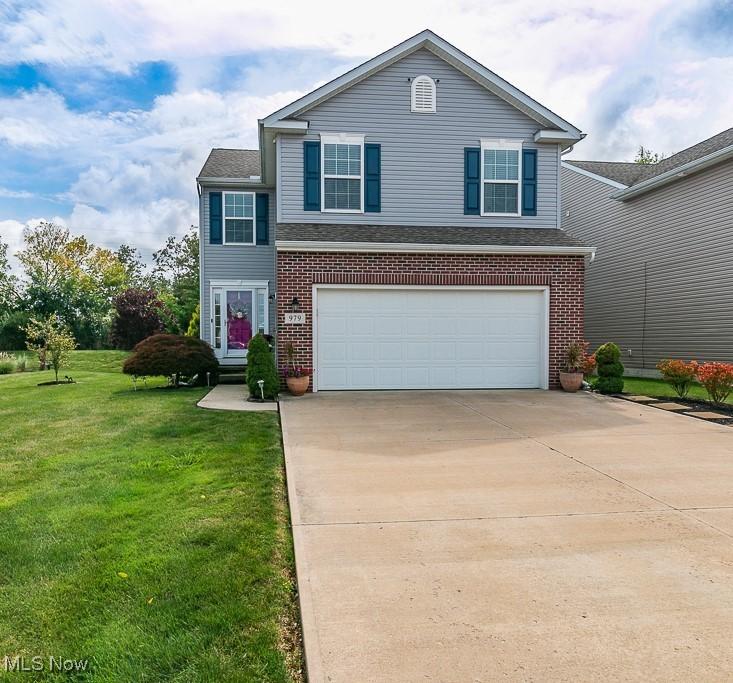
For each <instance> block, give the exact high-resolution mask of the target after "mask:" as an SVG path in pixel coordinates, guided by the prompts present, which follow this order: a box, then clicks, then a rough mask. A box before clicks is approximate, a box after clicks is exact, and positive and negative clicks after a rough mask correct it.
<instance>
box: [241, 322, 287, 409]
mask: <svg viewBox="0 0 733 683" xmlns="http://www.w3.org/2000/svg"><path fill="white" fill-rule="evenodd" d="M259 380H262V381H263V382H264V385H263V386H262V394H263V395H264V397H265V398H266V399H274V398H275V396H277V392H278V390H279V389H280V378H279V377H278V375H277V366H276V365H275V356H274V355H273V353H272V349H271V348H270V345H269V344H268V342H267V339H265V336H264V335H263V334H256V335H255V336H254V337H252V339H250V342H249V345H248V346H247V386H248V387H249V395H250V396H253V397H255V398H259V397H260V387H259V385H258V384H257V382H258V381H259Z"/></svg>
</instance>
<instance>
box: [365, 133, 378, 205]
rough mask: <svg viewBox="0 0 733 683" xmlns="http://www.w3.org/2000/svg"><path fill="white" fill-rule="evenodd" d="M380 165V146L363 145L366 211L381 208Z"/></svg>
mask: <svg viewBox="0 0 733 683" xmlns="http://www.w3.org/2000/svg"><path fill="white" fill-rule="evenodd" d="M381 166H382V146H381V145H375V144H368V145H364V211H366V212H368V213H379V212H380V211H381V210H382V191H381V187H380V185H381Z"/></svg>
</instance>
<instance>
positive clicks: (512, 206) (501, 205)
mask: <svg viewBox="0 0 733 683" xmlns="http://www.w3.org/2000/svg"><path fill="white" fill-rule="evenodd" d="M521 177H522V143H521V141H516V140H497V139H482V140H481V215H483V216H519V215H520V211H519V207H520V198H521V195H522V192H521V188H520V178H521Z"/></svg>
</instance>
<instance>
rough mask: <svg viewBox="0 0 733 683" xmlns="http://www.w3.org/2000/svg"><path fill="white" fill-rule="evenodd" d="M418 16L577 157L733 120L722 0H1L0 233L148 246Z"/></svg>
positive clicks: (626, 154)
mask: <svg viewBox="0 0 733 683" xmlns="http://www.w3.org/2000/svg"><path fill="white" fill-rule="evenodd" d="M306 7H307V8H308V11H305V8H306ZM424 28H430V29H432V30H433V31H435V32H436V33H438V34H439V35H441V36H442V37H444V38H446V39H447V40H448V41H450V42H452V43H453V44H454V45H456V46H457V47H459V48H460V49H462V50H463V51H464V52H467V53H468V54H470V55H471V56H472V57H474V58H475V59H477V60H478V61H479V62H481V63H483V64H484V65H485V66H487V67H488V68H490V69H491V70H493V71H495V72H496V73H498V74H499V75H500V76H502V77H503V78H505V79H506V80H508V81H509V82H511V83H512V84H513V85H515V86H517V87H518V88H520V89H521V90H523V91H524V92H526V93H528V94H529V95H531V96H532V97H534V98H535V99H536V100H539V101H540V102H541V103H542V104H544V105H545V106H548V107H549V108H550V109H552V110H553V111H555V112H557V113H558V114H560V115H561V116H562V117H563V118H565V119H567V120H569V121H571V122H572V123H574V124H575V125H577V126H578V127H580V128H581V129H582V130H583V131H584V132H586V133H587V135H588V137H587V138H586V139H585V140H584V141H582V142H581V143H579V144H578V145H577V146H576V148H575V150H574V151H573V152H572V154H571V155H570V156H569V158H576V159H605V160H627V161H630V160H632V159H633V157H634V154H635V152H636V149H637V148H638V146H639V145H640V144H643V145H644V146H645V147H649V148H651V149H652V150H654V151H656V152H661V153H665V154H667V155H669V154H671V153H674V152H675V151H679V150H680V149H683V148H685V147H687V146H689V145H691V144H694V143H695V142H698V141H700V140H702V139H704V138H706V137H709V136H711V135H713V134H715V133H717V132H720V131H721V130H725V129H727V128H729V127H731V126H732V125H733V113H732V112H733V87H731V85H732V84H733V0H672V1H670V0H643V1H640V0H614V1H613V2H611V1H607V0H554V1H553V2H552V3H549V2H541V1H537V0H505V1H503V2H496V1H495V0H457V1H452V0H418V1H417V2H414V1H412V0H403V1H402V2H394V0H389V1H388V0H370V2H368V3H364V4H363V5H362V4H360V3H345V2H343V1H338V2H335V1H331V0H310V2H307V3H306V2H304V1H303V0H298V1H297V2H294V1H292V0H268V1H267V2H253V1H251V0H216V1H215V2H211V1H210V0H207V1H204V0H185V1H181V0H87V1H81V0H35V1H34V0H28V1H26V2H7V1H6V0H0V241H3V242H6V243H8V244H9V245H10V251H11V253H14V252H15V251H16V250H17V249H18V248H19V247H20V245H21V241H22V230H23V228H24V227H25V226H26V225H33V224H34V223H36V222H38V221H39V220H52V221H54V222H57V223H61V224H63V225H66V226H68V227H69V229H70V230H71V231H72V232H73V233H75V234H85V235H86V236H87V237H88V238H89V239H90V240H91V241H93V242H94V243H96V244H99V245H102V246H107V247H111V248H116V247H117V246H119V245H120V244H122V243H126V244H133V245H135V246H137V247H139V248H140V250H141V251H142V253H143V255H144V256H145V257H146V258H149V256H150V254H151V252H152V250H154V249H156V248H157V247H158V246H160V245H161V244H162V243H163V242H164V240H165V239H166V237H167V236H168V235H171V234H176V235H180V234H183V233H184V232H186V230H187V229H188V228H189V226H190V225H195V224H196V223H197V221H198V218H197V195H196V185H195V177H196V175H197V174H198V171H199V170H200V168H201V166H202V165H203V162H204V160H205V159H206V156H207V154H208V151H209V149H210V148H211V147H244V148H256V147H257V119H258V118H262V117H264V116H266V115H267V114H269V113H271V112H273V111H275V110H277V109H278V108H280V107H281V106H283V105H285V104H287V103H289V102H291V101H293V100H294V99H296V98H298V97H300V96H301V95H303V94H305V93H307V92H309V91H310V90H312V89H314V88H315V87H317V86H318V85H320V84H322V83H324V82H326V81H328V80H330V79H332V78H334V77H335V76H338V75H339V74H341V73H343V72H344V71H346V70H347V69H349V68H351V67H353V66H355V65H357V64H359V63H361V62H363V61H365V60H366V59H369V58H370V57H372V56H374V55H376V54H378V53H379V52H382V51H384V50H386V49H388V48H390V47H391V46H393V45H395V44H397V43H399V42H401V41H402V40H404V39H406V38H408V37H410V36H411V35H414V34H415V33H418V32H419V31H421V30H422V29H424Z"/></svg>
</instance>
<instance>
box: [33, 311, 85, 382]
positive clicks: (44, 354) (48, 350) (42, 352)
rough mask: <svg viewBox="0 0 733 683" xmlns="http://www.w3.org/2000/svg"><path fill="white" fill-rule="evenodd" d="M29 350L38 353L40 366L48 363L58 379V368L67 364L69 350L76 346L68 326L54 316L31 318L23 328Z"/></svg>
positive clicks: (57, 379) (69, 355)
mask: <svg viewBox="0 0 733 683" xmlns="http://www.w3.org/2000/svg"><path fill="white" fill-rule="evenodd" d="M25 333H26V336H27V337H28V341H27V342H26V345H27V347H28V350H29V351H34V352H35V353H37V354H38V360H39V362H40V364H41V367H42V368H43V367H45V365H46V364H47V363H48V364H49V365H50V366H51V367H52V368H53V371H54V375H55V376H56V383H57V384H58V381H59V370H60V369H61V368H63V367H66V366H67V365H68V364H69V359H70V357H71V352H72V351H73V350H74V349H75V348H76V340H75V339H74V336H73V335H72V334H71V332H69V330H68V328H67V327H66V326H65V325H64V324H63V323H62V322H61V321H60V320H59V319H58V318H57V317H56V316H55V315H50V316H48V318H45V319H43V320H36V319H35V318H31V319H30V322H29V323H28V325H27V326H26V328H25Z"/></svg>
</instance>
